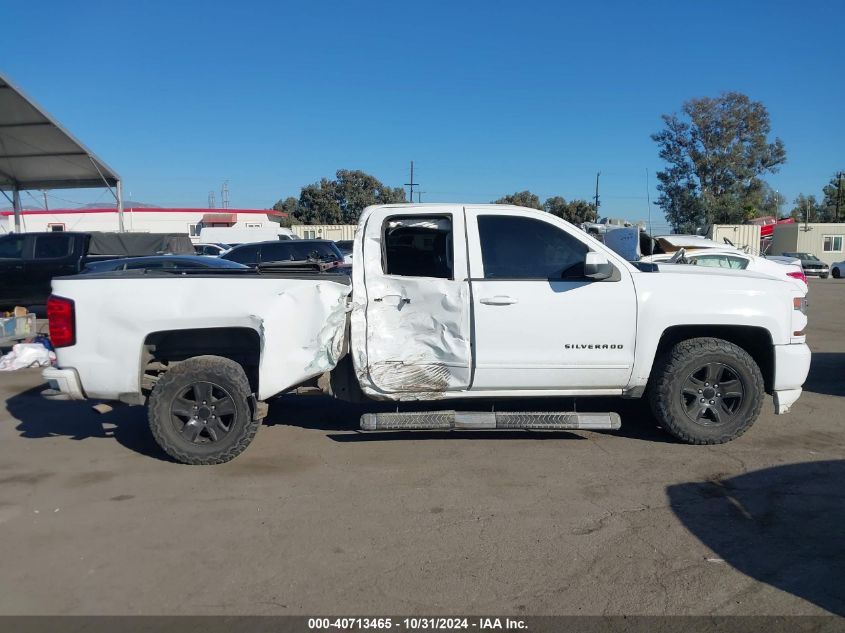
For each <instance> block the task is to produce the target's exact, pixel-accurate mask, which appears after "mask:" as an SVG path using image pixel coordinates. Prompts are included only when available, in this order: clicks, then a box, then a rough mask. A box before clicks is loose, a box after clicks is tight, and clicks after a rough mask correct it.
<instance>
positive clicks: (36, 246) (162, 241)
mask: <svg viewBox="0 0 845 633" xmlns="http://www.w3.org/2000/svg"><path fill="white" fill-rule="evenodd" d="M163 253H168V254H182V253H184V254H191V255H193V254H194V247H193V246H192V245H191V240H190V238H188V235H187V233H98V232H93V233H77V232H74V231H57V232H49V233H48V232H44V233H12V234H10V235H4V236H2V237H0V279H2V283H0V308H11V307H14V306H18V305H19V306H25V307H27V308H30V309H31V311H34V312H37V313H40V312H42V310H43V307H44V306H45V305H46V304H47V297H49V296H50V282H51V281H52V280H53V277H60V276H64V275H75V274H76V273H78V272H80V271H81V270H82V269H83V268H85V266H86V265H88V264H89V263H92V262H96V261H103V260H112V259H118V258H122V257H132V256H140V255H158V254H163Z"/></svg>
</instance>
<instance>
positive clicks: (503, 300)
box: [479, 295, 519, 306]
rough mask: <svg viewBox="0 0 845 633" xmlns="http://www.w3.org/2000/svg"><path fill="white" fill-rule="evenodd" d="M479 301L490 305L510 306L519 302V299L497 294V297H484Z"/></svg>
mask: <svg viewBox="0 0 845 633" xmlns="http://www.w3.org/2000/svg"><path fill="white" fill-rule="evenodd" d="M479 301H480V302H481V303H483V304H484V305H488V306H509V305H513V304H514V303H517V301H519V300H518V299H514V298H513V297H507V296H505V295H496V296H495V297H484V298H482V299H479Z"/></svg>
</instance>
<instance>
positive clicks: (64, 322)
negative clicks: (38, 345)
mask: <svg viewBox="0 0 845 633" xmlns="http://www.w3.org/2000/svg"><path fill="white" fill-rule="evenodd" d="M47 325H48V327H49V328H50V342H51V343H52V344H53V347H70V346H71V345H74V344H76V318H75V314H74V306H73V301H72V300H71V299H65V298H64V297H57V296H55V295H52V296H51V297H50V298H49V299H47Z"/></svg>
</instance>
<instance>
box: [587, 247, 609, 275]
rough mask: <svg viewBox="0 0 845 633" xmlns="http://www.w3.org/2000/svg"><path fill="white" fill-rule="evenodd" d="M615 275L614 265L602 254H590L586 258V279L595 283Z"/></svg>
mask: <svg viewBox="0 0 845 633" xmlns="http://www.w3.org/2000/svg"><path fill="white" fill-rule="evenodd" d="M612 274H613V265H612V264H611V263H610V262H609V261H607V257H605V256H604V255H603V254H601V253H595V252H592V251H591V252H589V253H587V255H586V256H585V257H584V277H586V278H587V279H592V280H593V281H601V280H602V279H607V278H608V277H610V276H611V275H612Z"/></svg>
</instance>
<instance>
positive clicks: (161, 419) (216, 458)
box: [147, 356, 261, 466]
mask: <svg viewBox="0 0 845 633" xmlns="http://www.w3.org/2000/svg"><path fill="white" fill-rule="evenodd" d="M189 372H191V373H196V372H213V373H216V374H218V375H222V376H223V377H225V378H227V379H228V380H230V381H231V382H232V383H233V384H235V385H236V386H237V387H238V388H239V389H240V390H241V393H239V394H233V396H234V397H238V396H245V397H249V395H250V393H251V391H252V390H251V389H250V386H249V381H248V380H247V377H246V373H244V370H243V367H241V366H240V365H239V364H238V363H236V362H235V361H233V360H230V359H228V358H223V357H221V356H195V357H193V358H189V359H188V360H185V361H182V362H181V363H179V364H178V365H176V366H175V367H174V368H173V369H171V370H169V371H168V372H167V373H165V374H164V375H163V376H162V377H161V378H160V379H159V381H158V382H157V383H156V385H155V388H153V391H152V393H151V394H150V399H149V402H148V415H147V417H148V421H149V426H150V431H151V432H152V434H153V437H154V438H155V441H156V442H157V443H158V445H159V446H160V447H161V449H162V450H163V451H164V452H165V453H167V454H168V455H169V456H170V457H172V458H173V459H175V460H176V461H178V462H180V463H182V464H190V465H197V466H210V465H213V464H223V463H226V462H228V461H231V460H233V459H234V458H235V457H237V456H238V455H240V454H241V453H242V452H244V450H245V449H246V447H247V446H249V445H250V443H251V442H252V440H253V439H254V438H255V434H256V433H257V432H258V428H259V427H260V426H261V420H256V419H254V416H252V415H250V416H249V420H248V422H247V423H246V424H245V425H243V427H242V428H241V429H239V430H238V433H239V435H238V437H237V439H236V441H235V443H234V444H233V445H232V446H231V447H229V448H228V449H227V450H226V451H225V452H222V453H218V454H216V455H209V456H197V455H192V454H190V453H187V452H185V451H184V450H182V449H181V448H179V447H178V446H176V445H175V444H174V443H172V442H171V441H170V440H169V439H168V437H167V435H166V433H164V432H163V428H164V425H165V424H169V420H168V419H167V417H166V416H167V415H168V410H169V408H168V407H166V403H164V402H162V398H165V397H166V392H167V391H168V390H169V387H171V386H172V385H174V384H176V383H177V381H179V380H180V379H181V378H184V376H185V374H187V373H189ZM166 409H167V410H166Z"/></svg>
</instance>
